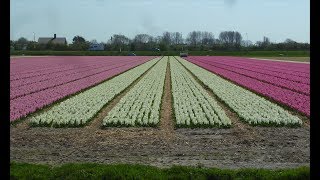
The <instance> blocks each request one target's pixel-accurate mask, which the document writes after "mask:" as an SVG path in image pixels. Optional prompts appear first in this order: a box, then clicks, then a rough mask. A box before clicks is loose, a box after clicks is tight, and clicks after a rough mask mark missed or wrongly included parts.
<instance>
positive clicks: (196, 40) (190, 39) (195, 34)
mask: <svg viewBox="0 0 320 180" xmlns="http://www.w3.org/2000/svg"><path fill="white" fill-rule="evenodd" d="M187 43H188V44H189V45H191V46H193V47H197V45H199V44H201V32H200V31H192V32H190V33H189V34H188V36H187Z"/></svg>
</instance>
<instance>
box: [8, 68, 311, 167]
mask: <svg viewBox="0 0 320 180" xmlns="http://www.w3.org/2000/svg"><path fill="white" fill-rule="evenodd" d="M169 68H170V67H169V64H168V66H167V72H166V78H165V87H164V94H163V100H162V101H163V102H162V107H161V116H160V117H161V120H160V125H159V127H158V128H151V127H150V128H106V129H101V128H100V124H101V118H100V117H99V115H98V116H97V118H95V119H94V120H93V121H92V123H91V124H89V126H88V127H85V128H42V127H37V128H30V127H29V126H28V125H27V123H26V122H21V123H20V124H17V125H16V126H11V128H10V131H11V135H10V143H11V144H10V159H11V160H12V161H17V162H29V163H46V164H53V165H58V164H61V163H69V162H95V163H108V164H110V163H134V164H136V163H138V164H147V165H154V166H158V167H169V166H172V165H188V166H199V165H200V166H205V167H220V168H242V167H251V168H284V167H298V166H302V165H309V163H310V151H309V149H310V127H309V126H303V127H300V128H287V127H280V128H279V127H278V128H273V127H251V126H249V125H247V124H245V123H243V122H241V121H240V120H239V118H238V117H237V115H236V114H235V113H233V112H231V111H230V110H229V109H228V108H227V107H226V106H225V105H224V104H223V103H221V102H219V105H220V106H221V107H222V108H223V109H225V110H227V115H228V116H229V117H230V118H231V120H232V123H233V126H232V127H231V128H229V129H219V128H207V129H202V128H196V129H188V128H179V129H174V120H173V116H172V103H171V101H172V99H171V98H172V97H171V92H170V91H171V86H170V69H169ZM126 92H127V90H126V91H125V92H123V93H122V94H121V95H120V96H118V97H117V98H116V99H115V100H114V101H112V102H111V103H110V104H109V105H108V106H107V107H106V108H105V109H104V110H102V112H101V114H103V115H106V114H107V112H108V111H109V110H110V109H111V107H113V106H114V104H115V103H116V102H117V101H119V100H120V98H121V97H122V96H123V95H124V94H125V93H126ZM207 92H208V93H209V94H210V95H211V96H212V97H214V98H216V97H215V96H214V94H212V93H210V91H207ZM109 106H110V107H109ZM101 116H102V115H101ZM99 118H100V119H99Z"/></svg>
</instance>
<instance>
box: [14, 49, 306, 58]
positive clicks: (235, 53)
mask: <svg viewBox="0 0 320 180" xmlns="http://www.w3.org/2000/svg"><path fill="white" fill-rule="evenodd" d="M55 49H57V48H55ZM131 52H132V51H122V52H119V51H73V50H72V51H53V50H51V51H48V50H46V51H45V50H43V51H17V50H16V51H12V52H11V53H10V54H11V55H22V54H24V55H30V56H35V55H37V56H41V55H54V56H127V55H128V54H130V53H131ZM179 53H180V51H160V52H159V51H135V54H136V55H137V56H179ZM188 53H189V55H192V56H207V55H208V56H247V57H259V56H260V57H276V56H280V54H282V56H283V57H309V56H310V51H222V50H220V51H189V52H188Z"/></svg>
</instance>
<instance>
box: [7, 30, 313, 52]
mask: <svg viewBox="0 0 320 180" xmlns="http://www.w3.org/2000/svg"><path fill="white" fill-rule="evenodd" d="M97 43H98V42H97V41H96V40H91V41H88V40H86V39H85V38H84V37H82V36H79V35H77V36H74V38H73V39H72V43H70V44H68V43H67V44H62V45H61V44H52V43H49V44H39V43H37V42H34V41H29V40H27V39H26V38H24V37H21V38H19V39H18V40H17V41H14V40H11V41H10V47H11V49H13V50H59V51H63V50H68V51H86V50H88V49H89V47H90V44H97ZM103 44H104V47H105V50H107V51H211V50H309V49H310V44H309V43H299V42H296V41H294V40H291V39H286V40H285V41H284V42H280V43H275V42H271V41H270V39H269V38H268V37H263V39H262V40H261V41H257V42H256V43H252V42H251V41H250V40H244V39H243V38H242V35H241V33H239V32H237V31H223V32H221V33H220V34H219V36H218V37H217V38H216V37H215V36H214V35H213V33H211V32H207V31H192V32H190V33H188V35H187V37H186V38H185V39H184V38H183V37H182V34H181V33H180V32H164V33H163V34H162V35H161V36H156V37H154V36H151V35H148V34H137V35H136V36H135V37H134V38H132V39H130V38H129V37H127V36H125V35H121V34H114V35H112V36H111V37H110V38H109V39H107V42H106V43H103Z"/></svg>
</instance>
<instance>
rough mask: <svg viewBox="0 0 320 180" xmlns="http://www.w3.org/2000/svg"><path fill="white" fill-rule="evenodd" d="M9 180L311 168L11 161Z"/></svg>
mask: <svg viewBox="0 0 320 180" xmlns="http://www.w3.org/2000/svg"><path fill="white" fill-rule="evenodd" d="M10 179H86V180H87V179H310V168H309V167H299V168H294V169H277V170H271V169H236V170H230V169H218V168H201V167H184V166H173V167H171V168H166V169H160V168H157V167H152V166H145V165H127V164H119V165H103V164H90V163H83V164H64V165H61V166H49V165H36V164H27V163H16V162H11V164H10Z"/></svg>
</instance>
